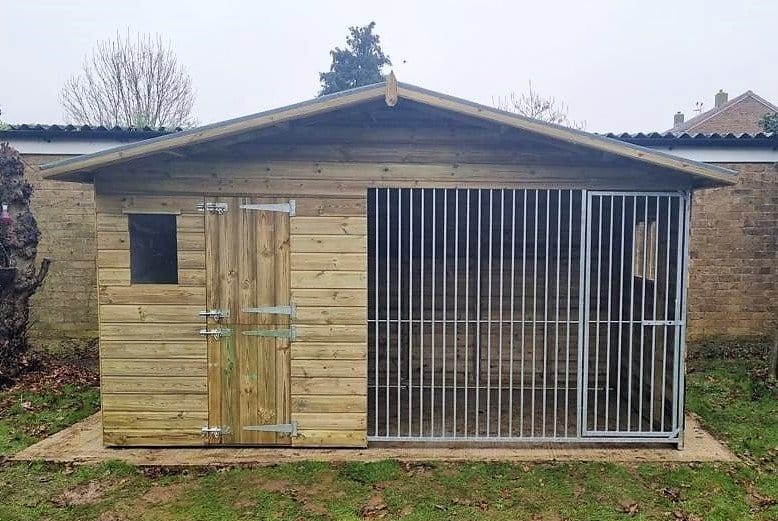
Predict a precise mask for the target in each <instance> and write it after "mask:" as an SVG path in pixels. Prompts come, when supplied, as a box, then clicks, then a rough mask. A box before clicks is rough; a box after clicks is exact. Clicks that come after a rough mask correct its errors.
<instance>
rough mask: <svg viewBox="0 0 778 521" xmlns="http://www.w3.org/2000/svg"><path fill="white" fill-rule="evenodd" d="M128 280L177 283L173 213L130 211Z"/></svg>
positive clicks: (176, 254) (174, 219) (133, 281)
mask: <svg viewBox="0 0 778 521" xmlns="http://www.w3.org/2000/svg"><path fill="white" fill-rule="evenodd" d="M127 217H128V220H129V230H130V282H131V283H132V284H178V247H177V244H176V216H175V215H164V214H130V215H128V216H127Z"/></svg>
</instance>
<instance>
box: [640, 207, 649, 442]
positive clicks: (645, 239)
mask: <svg viewBox="0 0 778 521" xmlns="http://www.w3.org/2000/svg"><path fill="white" fill-rule="evenodd" d="M647 259H648V196H645V197H644V199H643V269H642V270H641V275H642V278H643V281H642V284H643V288H642V289H641V292H640V317H639V320H638V324H639V327H640V378H639V379H638V382H639V384H638V430H639V431H640V430H643V390H644V388H643V383H644V378H643V373H644V370H643V362H644V358H645V343H646V342H645V340H646V329H645V326H644V325H643V319H644V318H645V317H646V279H647V278H648V265H647V264H646V260H647Z"/></svg>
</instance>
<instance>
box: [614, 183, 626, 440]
mask: <svg viewBox="0 0 778 521" xmlns="http://www.w3.org/2000/svg"><path fill="white" fill-rule="evenodd" d="M626 215H627V200H626V197H625V196H623V195H622V196H621V249H620V250H619V257H620V259H619V262H620V267H619V350H618V356H617V361H616V367H617V372H616V430H617V431H620V430H621V351H622V343H623V338H624V335H623V330H622V328H623V325H624V257H625V252H624V232H625V224H626V219H627V217H626Z"/></svg>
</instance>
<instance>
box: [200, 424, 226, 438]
mask: <svg viewBox="0 0 778 521" xmlns="http://www.w3.org/2000/svg"><path fill="white" fill-rule="evenodd" d="M228 434H232V431H230V428H229V427H203V428H202V429H200V436H203V437H206V436H213V437H214V438H220V437H222V436H226V435H228Z"/></svg>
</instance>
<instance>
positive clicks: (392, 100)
mask: <svg viewBox="0 0 778 521" xmlns="http://www.w3.org/2000/svg"><path fill="white" fill-rule="evenodd" d="M385 99H386V104H387V105H388V106H390V107H394V106H395V105H397V101H398V100H399V95H398V94H397V76H395V75H394V71H389V74H387V75H386V95H385Z"/></svg>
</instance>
